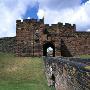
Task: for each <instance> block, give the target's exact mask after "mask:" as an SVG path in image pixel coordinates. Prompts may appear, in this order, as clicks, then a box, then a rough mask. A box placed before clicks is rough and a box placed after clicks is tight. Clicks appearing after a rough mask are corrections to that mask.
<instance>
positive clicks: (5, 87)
mask: <svg viewBox="0 0 90 90" xmlns="http://www.w3.org/2000/svg"><path fill="white" fill-rule="evenodd" d="M0 90H54V88H52V87H48V85H47V81H46V78H45V73H44V63H43V60H42V58H38V57H33V58H32V57H15V56H14V55H13V54H7V53H0Z"/></svg>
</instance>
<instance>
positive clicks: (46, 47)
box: [43, 42, 55, 57]
mask: <svg viewBox="0 0 90 90" xmlns="http://www.w3.org/2000/svg"><path fill="white" fill-rule="evenodd" d="M48 48H52V55H51V56H53V57H55V46H54V45H53V43H51V42H46V43H45V44H44V45H43V56H48V50H47V49H48ZM50 53H51V52H50Z"/></svg>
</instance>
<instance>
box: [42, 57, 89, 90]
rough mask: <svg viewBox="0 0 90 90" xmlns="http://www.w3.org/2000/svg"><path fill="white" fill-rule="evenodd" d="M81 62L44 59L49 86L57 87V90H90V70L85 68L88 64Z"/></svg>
mask: <svg viewBox="0 0 90 90" xmlns="http://www.w3.org/2000/svg"><path fill="white" fill-rule="evenodd" d="M74 60H75V61H74ZM77 60H79V61H80V62H79V61H78V62H76V61H77ZM81 60H82V59H80V58H64V57H55V58H54V57H44V62H45V73H46V77H47V80H48V85H49V86H55V88H56V90H90V70H89V69H86V68H85V66H86V64H84V63H81ZM87 61H90V59H87Z"/></svg>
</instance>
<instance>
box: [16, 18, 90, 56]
mask: <svg viewBox="0 0 90 90" xmlns="http://www.w3.org/2000/svg"><path fill="white" fill-rule="evenodd" d="M16 41H17V48H16V54H17V55H21V56H46V55H47V54H46V52H47V51H46V49H47V48H48V47H52V48H53V49H54V53H53V56H64V57H65V56H66V57H67V56H68V57H69V56H77V55H82V54H90V32H77V31H76V26H75V24H73V25H71V24H68V23H66V24H65V25H63V24H62V23H58V24H52V25H51V26H49V24H44V19H40V20H35V19H25V20H23V22H21V20H17V21H16Z"/></svg>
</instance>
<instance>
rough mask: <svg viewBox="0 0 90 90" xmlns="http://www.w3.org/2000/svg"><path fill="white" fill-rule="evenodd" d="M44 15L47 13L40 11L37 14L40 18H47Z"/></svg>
mask: <svg viewBox="0 0 90 90" xmlns="http://www.w3.org/2000/svg"><path fill="white" fill-rule="evenodd" d="M44 13H45V12H44V10H42V9H39V11H38V13H37V16H38V18H43V17H44V16H45V15H44Z"/></svg>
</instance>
